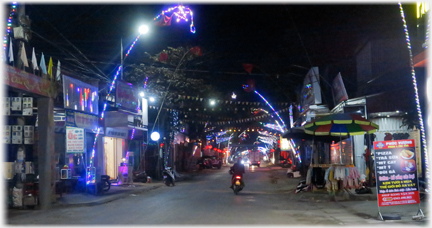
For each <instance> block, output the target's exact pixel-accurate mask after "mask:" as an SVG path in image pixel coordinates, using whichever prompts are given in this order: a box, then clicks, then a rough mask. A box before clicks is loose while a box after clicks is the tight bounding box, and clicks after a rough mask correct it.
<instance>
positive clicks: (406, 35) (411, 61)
mask: <svg viewBox="0 0 432 228" xmlns="http://www.w3.org/2000/svg"><path fill="white" fill-rule="evenodd" d="M399 9H400V14H401V17H402V21H403V26H404V31H405V38H406V42H407V47H408V51H409V55H410V66H411V76H412V80H413V86H414V91H415V100H416V105H417V113H418V116H419V122H420V131H421V138H422V141H423V149H424V155H425V167H426V178H427V179H429V167H428V153H427V144H426V136H425V129H424V124H423V115H422V111H421V106H420V99H419V95H418V89H417V79H416V75H415V70H414V63H413V55H412V50H411V41H410V36H409V33H408V27H407V23H406V20H405V13H404V10H403V8H402V4H401V2H399Z"/></svg>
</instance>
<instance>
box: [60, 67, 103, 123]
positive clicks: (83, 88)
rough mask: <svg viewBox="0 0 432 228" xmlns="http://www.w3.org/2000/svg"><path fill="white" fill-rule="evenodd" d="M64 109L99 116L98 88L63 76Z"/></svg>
mask: <svg viewBox="0 0 432 228" xmlns="http://www.w3.org/2000/svg"><path fill="white" fill-rule="evenodd" d="M63 93H64V95H63V100H64V107H65V108H67V109H72V110H76V111H80V112H86V113H90V114H94V115H98V114H99V109H98V107H99V104H98V102H99V96H98V88H97V87H96V86H92V85H90V84H87V83H85V82H82V81H80V80H78V79H75V78H71V77H68V76H65V75H63Z"/></svg>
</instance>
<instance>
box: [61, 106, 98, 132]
mask: <svg viewBox="0 0 432 228" xmlns="http://www.w3.org/2000/svg"><path fill="white" fill-rule="evenodd" d="M98 121H99V118H98V117H97V116H94V115H89V114H85V113H81V112H73V111H70V110H66V125H67V126H71V127H78V128H84V129H87V130H92V131H97V128H98V123H99V122H98Z"/></svg>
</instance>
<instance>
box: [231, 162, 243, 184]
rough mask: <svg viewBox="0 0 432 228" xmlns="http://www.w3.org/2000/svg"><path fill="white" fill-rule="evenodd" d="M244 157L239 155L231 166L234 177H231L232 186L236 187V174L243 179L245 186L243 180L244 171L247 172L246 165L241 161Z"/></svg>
mask: <svg viewBox="0 0 432 228" xmlns="http://www.w3.org/2000/svg"><path fill="white" fill-rule="evenodd" d="M241 160H242V158H241V157H239V158H238V160H237V162H236V163H234V165H233V166H232V167H231V168H230V170H231V172H232V177H231V186H230V188H232V189H234V181H235V176H240V177H241V179H240V181H241V186H242V187H244V182H243V173H245V168H244V165H243V164H242V163H241Z"/></svg>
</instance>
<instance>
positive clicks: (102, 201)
mask: <svg viewBox="0 0 432 228" xmlns="http://www.w3.org/2000/svg"><path fill="white" fill-rule="evenodd" d="M160 187H162V185H160V186H151V187H149V188H145V189H135V190H131V191H128V192H124V193H119V194H115V195H113V196H110V197H108V198H105V199H100V200H96V201H94V202H85V203H55V204H52V206H51V207H52V208H70V207H87V206H96V205H101V204H105V203H109V202H112V201H115V200H118V199H121V198H124V197H126V196H127V195H130V194H136V193H141V192H147V191H151V190H154V189H158V188H160Z"/></svg>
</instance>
